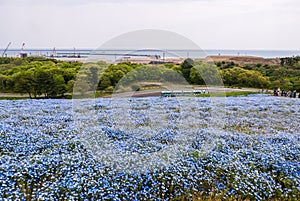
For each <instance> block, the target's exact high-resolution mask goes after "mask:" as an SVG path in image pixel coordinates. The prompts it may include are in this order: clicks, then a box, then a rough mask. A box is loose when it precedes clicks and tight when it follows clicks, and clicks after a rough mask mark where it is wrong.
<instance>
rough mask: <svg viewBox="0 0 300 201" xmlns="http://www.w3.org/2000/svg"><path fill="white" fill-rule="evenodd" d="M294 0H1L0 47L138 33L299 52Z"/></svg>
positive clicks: (79, 43) (298, 5)
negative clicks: (158, 31) (166, 33)
mask: <svg viewBox="0 0 300 201" xmlns="http://www.w3.org/2000/svg"><path fill="white" fill-rule="evenodd" d="M299 21H300V1H299V0H252V1H248V0H151V1H148V0H0V24H1V28H0V48H5V46H6V45H7V44H8V43H9V42H12V47H15V48H20V47H21V45H22V43H23V42H25V43H26V48H52V47H54V46H55V47H57V48H73V47H76V48H97V47H99V46H101V44H102V43H104V42H106V41H107V40H109V39H111V38H113V37H115V36H118V35H120V34H123V33H126V32H129V31H135V30H140V29H163V30H168V31H172V32H176V33H178V34H181V35H183V36H186V37H187V38H189V39H191V40H192V41H194V42H195V43H197V44H198V45H199V46H200V47H201V48H203V49H292V50H299V49H300V23H299Z"/></svg>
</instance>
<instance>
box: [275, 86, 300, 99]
mask: <svg viewBox="0 0 300 201" xmlns="http://www.w3.org/2000/svg"><path fill="white" fill-rule="evenodd" d="M297 95H298V98H300V93H298V94H297V91H296V90H294V91H292V90H287V91H285V90H280V88H278V89H274V96H282V97H290V98H297Z"/></svg>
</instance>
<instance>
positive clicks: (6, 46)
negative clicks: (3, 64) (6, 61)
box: [2, 42, 11, 57]
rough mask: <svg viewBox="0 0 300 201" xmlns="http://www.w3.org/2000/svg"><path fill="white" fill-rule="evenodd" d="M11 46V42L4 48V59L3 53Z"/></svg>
mask: <svg viewBox="0 0 300 201" xmlns="http://www.w3.org/2000/svg"><path fill="white" fill-rule="evenodd" d="M10 45H11V42H9V43H8V45H7V46H6V48H5V50H4V51H3V53H2V57H4V55H5V53H6V52H7V50H8V48H9V46H10Z"/></svg>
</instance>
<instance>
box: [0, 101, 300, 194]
mask: <svg viewBox="0 0 300 201" xmlns="http://www.w3.org/2000/svg"><path fill="white" fill-rule="evenodd" d="M79 101H80V100H79ZM72 103H73V102H72V101H71V100H19V101H0V119H1V122H0V198H1V199H0V200H178V199H186V200H191V199H196V198H198V197H201V198H203V199H205V198H216V199H221V200H228V199H237V198H239V199H251V200H268V199H279V200H299V199H300V144H299V142H300V131H299V128H300V121H299V117H300V101H299V100H298V99H286V98H275V97H270V96H264V95H256V96H249V97H231V98H211V99H210V98H139V99H134V98H132V99H131V98H129V99H125V98H124V99H121V98H120V99H96V100H93V101H82V102H80V104H79V106H80V107H73V106H72ZM77 106H78V105H77ZM91 111H92V113H91Z"/></svg>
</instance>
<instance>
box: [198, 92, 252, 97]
mask: <svg viewBox="0 0 300 201" xmlns="http://www.w3.org/2000/svg"><path fill="white" fill-rule="evenodd" d="M251 94H257V92H253V91H231V92H225V93H222V92H217V93H211V94H199V95H196V97H231V96H233V97H238V96H248V95H251Z"/></svg>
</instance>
